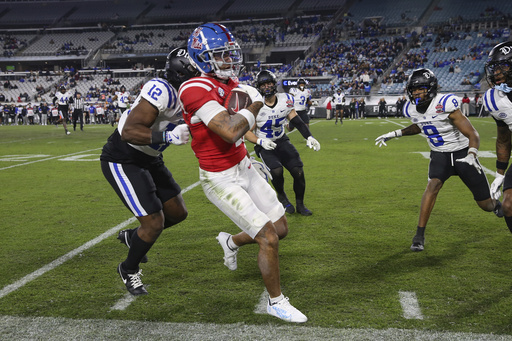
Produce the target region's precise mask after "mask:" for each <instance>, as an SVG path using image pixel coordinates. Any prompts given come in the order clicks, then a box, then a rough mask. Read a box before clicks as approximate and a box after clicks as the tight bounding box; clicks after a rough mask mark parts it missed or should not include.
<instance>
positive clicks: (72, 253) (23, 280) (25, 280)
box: [0, 181, 199, 298]
mask: <svg viewBox="0 0 512 341" xmlns="http://www.w3.org/2000/svg"><path fill="white" fill-rule="evenodd" d="M198 185H199V181H198V182H196V183H194V184H192V185H190V186H188V187H187V188H185V189H184V190H182V191H181V193H183V194H184V193H186V192H188V191H189V190H191V189H192V188H194V187H196V186H198ZM136 220H137V219H136V218H135V217H131V218H130V219H128V220H125V221H123V222H122V223H121V224H119V225H117V226H114V227H112V228H111V229H109V230H108V231H107V232H105V233H103V234H101V235H99V236H98V237H96V238H94V239H92V240H90V241H88V242H87V243H85V244H83V245H82V246H80V247H78V248H76V249H74V250H73V251H70V252H68V253H67V254H65V255H64V256H62V257H59V258H57V259H56V260H54V261H53V262H51V263H49V264H46V265H45V266H43V267H42V268H39V269H38V270H36V271H34V272H32V273H30V274H28V275H26V276H25V277H23V278H21V279H19V280H17V281H16V282H14V283H12V284H9V285H7V286H5V287H4V288H3V289H2V290H0V298H2V297H4V296H6V295H8V294H10V293H11V292H13V291H16V290H18V289H19V288H21V287H23V286H24V285H25V284H27V283H30V282H31V281H33V280H35V279H36V278H38V277H40V276H42V275H44V274H45V273H47V272H48V271H50V270H53V269H55V268H56V267H58V266H59V265H62V264H63V263H65V262H66V261H68V260H70V259H71V258H73V257H75V256H76V255H79V254H80V253H82V252H84V251H85V250H87V249H89V248H91V247H93V246H94V245H96V244H98V243H100V242H102V241H103V240H105V239H107V238H109V237H111V236H113V235H114V234H115V233H117V232H118V231H119V230H121V229H122V228H124V227H126V226H128V225H130V224H131V223H133V222H134V221H136Z"/></svg>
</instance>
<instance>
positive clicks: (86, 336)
mask: <svg viewBox="0 0 512 341" xmlns="http://www.w3.org/2000/svg"><path fill="white" fill-rule="evenodd" d="M0 330H2V337H4V338H5V339H6V340H33V339H35V338H43V339H45V340H54V341H60V340H66V341H67V340H110V341H115V340H120V341H121V340H127V339H133V338H134V336H136V338H137V339H138V340H180V341H181V340H226V339H230V340H236V341H238V340H240V341H242V340H243V341H253V340H308V341H325V340H359V341H374V340H394V341H410V340H436V341H453V340H464V341H482V340H485V341H511V340H512V336H510V335H494V334H477V333H463V332H447V331H431V330H417V329H398V328H387V329H375V328H332V327H330V328H329V327H309V326H304V325H296V324H290V323H288V324H283V323H271V322H270V321H269V323H267V324H263V325H252V324H246V323H244V322H241V323H231V324H215V323H197V322H194V323H176V322H151V321H133V320H101V319H70V318H62V317H57V318H56V317H18V316H0Z"/></svg>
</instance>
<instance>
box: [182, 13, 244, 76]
mask: <svg viewBox="0 0 512 341" xmlns="http://www.w3.org/2000/svg"><path fill="white" fill-rule="evenodd" d="M187 50H188V54H189V58H190V60H191V63H192V65H194V66H195V67H196V68H197V69H198V70H199V71H201V72H202V73H206V74H212V73H213V74H214V75H215V76H216V77H217V78H220V79H228V78H230V77H238V74H239V73H240V69H241V67H242V62H243V55H242V49H241V48H240V46H239V45H238V43H237V42H236V40H235V37H233V34H231V32H229V30H228V29H227V28H226V27H225V26H223V25H221V24H214V23H208V24H203V25H201V26H199V27H198V28H196V29H195V30H194V32H192V34H191V35H190V38H188V44H187Z"/></svg>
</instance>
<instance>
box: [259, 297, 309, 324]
mask: <svg viewBox="0 0 512 341" xmlns="http://www.w3.org/2000/svg"><path fill="white" fill-rule="evenodd" d="M288 300H289V299H288V297H285V298H283V299H282V300H281V301H279V302H277V303H274V304H272V305H270V300H269V301H268V303H267V313H268V314H269V315H272V316H275V317H277V318H280V319H281V320H284V321H286V322H295V323H304V322H306V321H307V320H308V318H307V317H306V315H304V314H303V313H301V312H300V311H299V310H298V309H297V308H295V307H294V306H292V305H291V304H290V302H289V301H288Z"/></svg>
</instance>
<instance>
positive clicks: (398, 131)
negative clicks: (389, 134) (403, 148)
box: [394, 129, 402, 137]
mask: <svg viewBox="0 0 512 341" xmlns="http://www.w3.org/2000/svg"><path fill="white" fill-rule="evenodd" d="M394 133H395V136H396V137H401V136H402V129H397V130H395V131H394Z"/></svg>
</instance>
